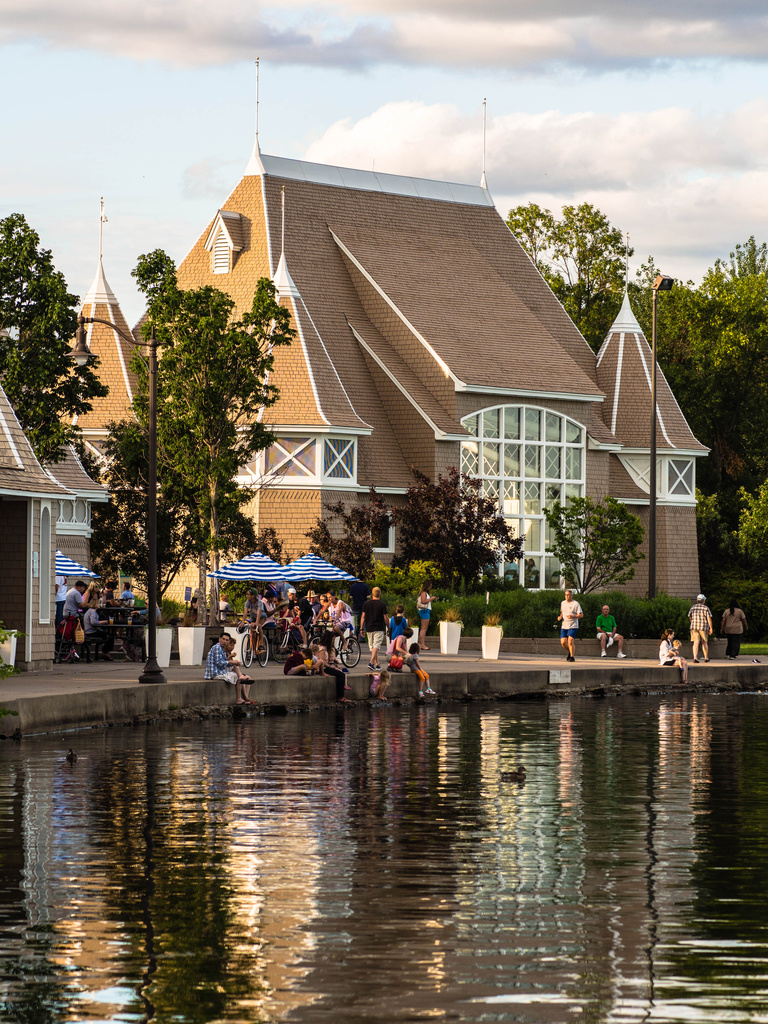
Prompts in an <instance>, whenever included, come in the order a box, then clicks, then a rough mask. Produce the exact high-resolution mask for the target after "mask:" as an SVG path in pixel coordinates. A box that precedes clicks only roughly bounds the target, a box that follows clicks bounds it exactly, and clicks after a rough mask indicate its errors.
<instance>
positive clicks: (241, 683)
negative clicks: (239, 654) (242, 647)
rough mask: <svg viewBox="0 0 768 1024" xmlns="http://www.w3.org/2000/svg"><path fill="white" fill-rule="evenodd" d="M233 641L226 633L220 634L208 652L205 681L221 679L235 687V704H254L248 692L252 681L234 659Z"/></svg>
mask: <svg viewBox="0 0 768 1024" xmlns="http://www.w3.org/2000/svg"><path fill="white" fill-rule="evenodd" d="M234 647H235V641H234V640H233V639H232V637H231V636H230V635H229V634H228V633H222V634H221V636H220V637H219V642H218V643H217V644H214V645H213V646H212V647H211V649H210V651H209V652H208V658H207V660H206V662H205V678H206V679H223V680H225V681H226V682H227V683H231V684H232V685H233V686H234V687H235V704H255V703H256V701H254V700H251V699H250V697H249V692H250V689H251V683H252V682H253V679H252V678H251V676H246V675H244V674H243V673H242V672H241V671H240V662H239V661H238V660H237V658H235V657H234V655H233V651H234Z"/></svg>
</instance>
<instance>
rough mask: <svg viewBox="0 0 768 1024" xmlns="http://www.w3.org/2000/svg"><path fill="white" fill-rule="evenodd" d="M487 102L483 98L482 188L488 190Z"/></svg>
mask: <svg viewBox="0 0 768 1024" xmlns="http://www.w3.org/2000/svg"><path fill="white" fill-rule="evenodd" d="M486 113H487V102H486V98H485V96H483V173H482V174H481V175H480V188H484V189H487V188H488V180H487V178H486V177H485V133H486Z"/></svg>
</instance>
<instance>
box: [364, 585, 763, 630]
mask: <svg viewBox="0 0 768 1024" xmlns="http://www.w3.org/2000/svg"><path fill="white" fill-rule="evenodd" d="M382 596H383V600H384V601H385V603H386V605H387V608H388V609H389V611H390V613H393V612H394V609H395V605H396V604H399V603H402V604H404V605H405V614H406V617H407V619H408V621H409V622H411V623H413V622H415V621H416V620H417V619H418V615H417V613H416V598H415V596H414V597H413V598H411V599H408V600H405V601H403V600H402V598H401V596H400V595H399V594H392V593H388V592H386V591H384V592H383V594H382ZM434 598H435V599H434V600H433V602H432V617H431V620H430V623H429V627H430V628H429V632H430V634H434V633H437V632H438V629H439V627H438V623H439V621H440V619H441V617H442V613H443V611H444V609H446V608H448V607H458V608H459V610H460V612H461V619H462V622H463V623H464V629H463V633H464V635H465V636H480V633H481V629H482V626H483V623H484V622H485V615H486V612H498V613H499V615H501V621H502V628H503V630H504V636H505V637H512V636H516V637H553V636H559V629H560V623H559V622H557V616H558V615H559V614H560V602H561V601H562V599H563V595H562V591H559V590H540V591H529V590H525V589H524V588H522V587H516V588H514V589H512V590H506V591H498V592H496V593H491V594H490V598H489V601H488V604H487V605H486V603H485V594H470V595H467V596H462V595H457V594H453V593H451V592H449V591H438V592H435V594H434ZM766 599H767V600H768V586H767V587H766ZM577 600H578V601H579V603H580V605H581V607H582V611H583V612H584V618H583V620H582V625H581V629H582V631H583V632H584V634H585V635H586V633H587V632H592V631H593V628H594V624H595V620H596V619H597V616H598V615H599V614H600V612H601V610H602V607H603V605H604V604H607V605H609V606H610V609H611V614H612V615H613V616H614V618H615V619H616V622H617V623H618V626H619V631H620V632H621V633H622V634H623V635H624V636H626V637H640V638H643V639H653V640H656V639H658V638H660V637H661V634H662V633H663V632H664V630H665V629H674V630H675V632H676V633H677V634H678V636H685V635H686V633H687V631H688V628H689V623H688V609H689V608H690V606H691V601H689V600H688V599H687V598H678V597H668V596H667V595H666V594H661V595H659V596H658V597H656V598H654V600H653V601H649V600H648V599H647V598H639V597H630V596H628V595H627V594H624V593H623V592H621V591H615V592H612V593H608V594H587V595H586V596H584V597H581V596H578V595H577ZM710 607H712V606H711V605H710ZM767 607H768V606H767ZM744 611H745V614H746V616H747V620H748V621H749V612H748V611H747V609H746V607H745V609H744ZM718 614H720V612H719V613H718ZM717 625H719V618H718V619H717V621H716V622H715V626H717ZM752 635H753V634H752V632H750V636H752Z"/></svg>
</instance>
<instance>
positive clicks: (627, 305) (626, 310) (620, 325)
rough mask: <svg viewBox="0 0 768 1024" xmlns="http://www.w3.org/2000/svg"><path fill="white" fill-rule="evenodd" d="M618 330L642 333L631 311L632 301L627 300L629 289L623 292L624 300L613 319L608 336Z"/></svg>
mask: <svg viewBox="0 0 768 1024" xmlns="http://www.w3.org/2000/svg"><path fill="white" fill-rule="evenodd" d="M619 331H629V332H630V333H635V334H642V333H643V329H642V327H641V326H640V324H639V323H638V322H637V318H636V317H635V314H634V313H633V312H632V303H631V302H630V301H629V291H625V292H624V301H623V302H622V304H621V309H620V310H619V315H618V316H617V317H616V319H615V320H614V322H613V325H612V326H611V329H610V330H609V331H608V334H609V336H610V335H611V334H616V333H617V332H619Z"/></svg>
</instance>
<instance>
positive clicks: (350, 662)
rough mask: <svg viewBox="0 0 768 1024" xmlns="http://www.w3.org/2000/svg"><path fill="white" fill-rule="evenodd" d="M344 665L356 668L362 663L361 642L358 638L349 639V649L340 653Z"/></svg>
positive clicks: (351, 637)
mask: <svg viewBox="0 0 768 1024" xmlns="http://www.w3.org/2000/svg"><path fill="white" fill-rule="evenodd" d="M339 657H340V658H341V663H342V665H346V666H347V668H354V667H355V665H357V663H358V662H359V661H360V641H359V640H358V639H357V637H356V636H350V637H347V649H346V651H345V650H344V649H342V650H340V651H339Z"/></svg>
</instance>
